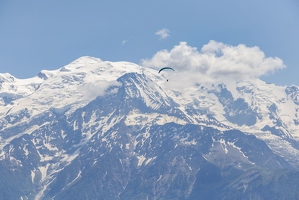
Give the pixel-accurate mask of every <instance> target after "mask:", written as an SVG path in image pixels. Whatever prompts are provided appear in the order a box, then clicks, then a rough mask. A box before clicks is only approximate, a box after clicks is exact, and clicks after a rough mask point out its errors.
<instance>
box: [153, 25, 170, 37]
mask: <svg viewBox="0 0 299 200" xmlns="http://www.w3.org/2000/svg"><path fill="white" fill-rule="evenodd" d="M155 34H156V35H159V36H160V39H166V38H168V37H169V36H170V34H169V30H168V29H166V28H163V29H161V30H158V31H157V32H156V33H155Z"/></svg>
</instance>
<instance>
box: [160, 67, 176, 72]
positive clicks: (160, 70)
mask: <svg viewBox="0 0 299 200" xmlns="http://www.w3.org/2000/svg"><path fill="white" fill-rule="evenodd" d="M165 69H170V70H172V71H174V69H172V68H171V67H163V68H161V69H160V70H159V72H158V73H160V72H161V71H163V70H165Z"/></svg>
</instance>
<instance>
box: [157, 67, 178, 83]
mask: <svg viewBox="0 0 299 200" xmlns="http://www.w3.org/2000/svg"><path fill="white" fill-rule="evenodd" d="M163 70H172V71H174V69H173V68H171V67H163V68H161V69H160V70H159V72H158V74H160V72H161V71H163ZM166 80H167V82H168V79H166Z"/></svg>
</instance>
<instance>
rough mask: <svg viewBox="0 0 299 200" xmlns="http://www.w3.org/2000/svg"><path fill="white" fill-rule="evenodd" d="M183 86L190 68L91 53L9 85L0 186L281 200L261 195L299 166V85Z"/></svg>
mask: <svg viewBox="0 0 299 200" xmlns="http://www.w3.org/2000/svg"><path fill="white" fill-rule="evenodd" d="M184 75H186V74H185V73H184ZM1 76H2V75H1ZM166 77H170V79H169V81H166ZM175 78H177V80H176V81H175ZM179 78H180V72H175V73H172V74H171V73H166V74H163V75H161V74H158V72H157V70H155V69H148V68H144V67H142V66H139V65H136V64H134V63H129V62H108V61H102V60H101V59H97V58H92V57H81V58H79V59H77V60H75V61H74V62H72V63H70V64H69V65H66V66H64V67H62V68H59V69H57V70H53V71H46V70H43V71H42V72H41V73H40V74H39V75H37V76H36V77H34V78H31V79H26V80H18V79H14V81H12V82H5V81H4V82H1V91H0V100H1V102H2V104H1V106H0V113H2V114H3V115H2V118H0V136H1V138H0V147H1V148H0V163H1V165H2V166H3V168H2V170H1V172H2V173H5V174H8V176H7V179H3V182H0V185H4V182H7V183H9V184H7V185H8V187H11V188H10V189H11V191H15V194H9V193H8V192H7V191H0V194H1V195H2V196H4V197H10V198H12V197H13V196H14V195H16V197H18V199H20V198H22V199H61V198H63V199H72V198H74V197H80V198H83V199H84V198H93V199H99V198H105V199H147V198H149V199H161V198H164V199H167V198H171V199H196V198H198V197H211V198H212V199H213V198H215V199H219V197H221V195H223V196H222V197H224V196H227V197H233V196H232V195H233V193H234V192H235V194H236V196H235V198H237V197H239V198H240V197H241V196H240V195H242V194H243V195H245V196H244V197H245V198H249V197H250V195H251V194H254V195H255V197H256V198H257V197H260V198H270V197H271V198H273V197H275V195H273V196H271V194H263V193H262V192H261V190H258V189H257V188H258V186H261V185H262V184H263V183H265V184H266V185H267V186H268V185H271V184H274V185H275V184H276V183H275V182H273V181H269V180H272V177H270V175H271V176H275V173H274V171H275V170H278V171H279V172H280V173H279V174H278V175H277V176H276V179H277V180H281V179H283V178H286V177H289V175H291V174H295V175H296V171H297V170H298V168H299V165H298V153H299V152H298V151H299V144H298V127H297V125H298V124H297V123H296V122H297V120H298V115H297V112H298V106H299V104H298V102H297V100H298V98H297V97H298V94H299V90H298V87H297V86H291V87H282V86H275V85H274V84H266V83H264V82H263V81H261V80H259V79H256V80H251V81H243V82H233V81H230V80H229V81H225V82H224V83H215V84H213V83H206V84H195V85H193V86H192V87H186V88H183V90H182V89H181V88H182V86H183V85H184V83H181V87H177V86H178V84H180V83H179V82H180V79H179ZM31 81H32V82H31ZM21 83H22V84H21ZM32 84H33V85H34V87H33V86H32ZM24 88H25V89H24ZM28 88H29V89H28ZM33 88H34V89H33ZM12 95H15V96H13V98H11V96H12ZM9 97H10V99H9ZM208 174H209V175H208ZM267 174H270V175H269V176H268V175H267ZM13 177H19V180H18V181H16V180H15V179H14V178H13ZM260 180H265V181H264V182H260ZM16 182H18V185H16ZM245 183H246V184H247V186H244V184H245ZM246 184H245V185H246ZM90 186H92V187H91V188H89V187H90ZM207 187H208V188H209V189H208V191H206V192H205V191H204V190H203V189H207ZM244 187H245V188H244ZM295 188H296V187H295ZM196 191H199V192H196ZM215 191H220V193H219V195H220V196H219V195H218V194H215ZM276 192H278V193H279V194H280V195H282V196H281V197H283V192H282V191H280V190H277V191H276ZM294 194H296V192H295V191H292V193H290V195H294ZM217 195H218V196H217ZM238 195H239V196H238ZM274 199H275V198H274Z"/></svg>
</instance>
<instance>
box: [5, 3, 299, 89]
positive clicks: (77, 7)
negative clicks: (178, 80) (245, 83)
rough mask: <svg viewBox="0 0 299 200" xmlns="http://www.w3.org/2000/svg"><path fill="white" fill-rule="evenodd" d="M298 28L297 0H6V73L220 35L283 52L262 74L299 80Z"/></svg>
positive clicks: (278, 80)
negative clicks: (277, 63)
mask: <svg viewBox="0 0 299 200" xmlns="http://www.w3.org/2000/svg"><path fill="white" fill-rule="evenodd" d="M163 30H164V31H163ZM163 34H164V37H162V35H163ZM298 36H299V2H298V1H297V0H283V1H281V0H251V1H243V0H227V1H223V0H209V1H208V0H205V1H203V0H184V1H183V0H172V1H166V0H150V1H140V0H127V1H121V0H109V1H108V0H104V1H98V0H86V1H79V0H64V1H61V0H51V1H40V0H26V1H15V0H11V1H4V0H0V73H5V72H8V73H10V74H12V75H13V76H15V77H17V78H29V77H33V76H35V75H36V74H38V73H39V71H41V70H42V69H47V70H51V69H57V68H60V67H62V66H64V65H66V64H68V63H70V62H72V61H73V60H75V59H77V58H79V57H81V56H94V57H97V58H101V59H102V60H105V61H106V60H108V61H129V62H134V63H137V64H141V63H142V60H144V59H151V58H153V56H154V55H155V54H156V53H157V52H160V51H162V50H164V49H166V50H168V51H171V50H172V49H173V48H174V47H175V46H178V45H180V44H181V42H186V44H187V45H188V47H193V48H197V50H198V51H199V52H200V50H201V49H202V48H203V46H204V45H207V44H210V43H209V42H210V41H211V40H213V41H216V42H218V43H221V44H224V45H227V46H230V47H235V46H238V45H240V44H244V45H245V46H246V47H248V48H253V47H255V46H257V47H258V48H259V49H260V51H261V52H263V53H264V54H265V57H266V58H275V57H278V58H280V59H281V60H282V61H283V63H284V65H285V66H286V67H285V68H279V67H276V68H275V69H273V70H268V71H266V72H265V73H262V74H260V73H259V77H260V78H261V79H263V80H265V81H267V82H272V83H275V84H278V85H291V84H295V85H299V78H298V77H299V76H298V75H299V56H298V53H299V37H298ZM254 70H257V69H254ZM273 72H274V73H273Z"/></svg>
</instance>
